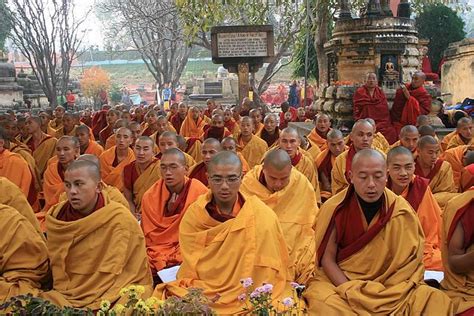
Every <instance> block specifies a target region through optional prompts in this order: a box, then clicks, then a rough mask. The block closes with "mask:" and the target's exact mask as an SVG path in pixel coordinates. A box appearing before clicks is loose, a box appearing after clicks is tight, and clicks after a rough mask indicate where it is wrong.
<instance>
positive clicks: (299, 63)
mask: <svg viewBox="0 0 474 316" xmlns="http://www.w3.org/2000/svg"><path fill="white" fill-rule="evenodd" d="M304 33H306V32H304ZM304 33H302V34H299V35H298V38H297V42H296V45H295V46H296V47H295V50H294V51H293V76H294V77H296V78H301V77H304V76H305V71H306V69H305V59H306V54H307V55H308V80H318V79H319V69H318V59H317V58H316V49H315V47H314V35H313V33H310V34H309V39H308V45H306V43H307V42H306V40H307V39H306V36H307V35H306V34H304Z"/></svg>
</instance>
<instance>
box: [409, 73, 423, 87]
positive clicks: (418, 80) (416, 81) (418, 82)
mask: <svg viewBox="0 0 474 316" xmlns="http://www.w3.org/2000/svg"><path fill="white" fill-rule="evenodd" d="M424 83H425V79H424V78H423V77H422V76H420V75H418V74H415V75H414V76H413V78H412V80H411V86H412V88H414V89H416V88H419V87H421V86H422V85H423V84H424Z"/></svg>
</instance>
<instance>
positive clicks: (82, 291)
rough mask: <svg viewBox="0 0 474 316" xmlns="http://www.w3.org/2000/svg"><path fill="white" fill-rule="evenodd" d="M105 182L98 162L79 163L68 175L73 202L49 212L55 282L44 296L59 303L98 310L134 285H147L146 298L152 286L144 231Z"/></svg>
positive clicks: (67, 190) (47, 219) (50, 244)
mask: <svg viewBox="0 0 474 316" xmlns="http://www.w3.org/2000/svg"><path fill="white" fill-rule="evenodd" d="M100 183H101V181H100V171H99V168H98V167H97V165H96V164H95V163H93V162H90V161H85V160H78V161H74V162H73V163H71V164H70V165H69V166H68V169H67V170H66V172H65V173H64V185H65V188H66V194H67V197H68V200H67V201H65V202H61V203H59V204H57V205H56V206H55V207H53V208H51V209H50V210H49V211H48V214H47V215H46V227H47V229H48V252H49V255H50V264H51V270H52V273H53V280H54V281H53V289H52V290H51V291H48V292H43V293H41V297H42V298H44V299H46V300H48V301H51V302H52V303H53V304H56V305H58V306H72V307H75V308H90V309H92V310H98V309H99V307H100V303H101V301H102V300H103V299H105V298H106V299H107V300H109V301H110V302H111V303H112V304H114V303H117V302H119V298H120V290H121V289H122V288H124V287H126V286H129V285H131V284H135V285H142V286H144V288H145V293H144V297H147V296H146V295H149V294H150V292H151V290H152V280H151V276H150V270H149V266H148V260H147V256H146V251H145V249H146V248H145V238H144V236H143V232H142V231H141V229H140V226H139V225H138V223H137V220H136V219H135V218H134V217H133V216H132V214H131V213H130V210H128V209H127V208H126V207H124V206H123V205H121V204H119V203H117V202H114V201H107V200H105V199H104V196H103V194H102V192H101V184H100ZM78 236H79V237H78ZM127 299H128V297H122V301H120V303H123V301H126V300H127Z"/></svg>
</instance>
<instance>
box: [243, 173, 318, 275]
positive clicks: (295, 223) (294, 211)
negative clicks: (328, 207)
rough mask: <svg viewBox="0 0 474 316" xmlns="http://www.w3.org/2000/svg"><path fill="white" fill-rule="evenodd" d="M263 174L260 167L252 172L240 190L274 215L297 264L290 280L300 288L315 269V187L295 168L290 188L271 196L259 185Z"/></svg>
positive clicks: (292, 258) (293, 260)
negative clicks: (266, 207) (253, 197)
mask: <svg viewBox="0 0 474 316" xmlns="http://www.w3.org/2000/svg"><path fill="white" fill-rule="evenodd" d="M261 172H262V166H261V165H257V166H255V167H254V168H253V169H252V170H250V171H249V172H248V173H247V174H246V175H245V177H244V179H243V181H242V186H241V187H240V190H241V192H242V194H243V195H244V197H246V198H247V197H250V196H256V197H257V198H258V199H259V200H260V201H262V202H263V203H265V205H267V206H268V207H270V208H271V209H272V210H273V211H274V212H275V214H276V215H277V217H278V220H279V221H280V225H281V229H282V231H283V235H284V237H285V241H286V244H287V245H288V252H289V255H290V262H293V263H294V266H292V267H290V277H291V279H292V280H293V281H295V282H297V283H299V284H305V283H306V282H307V281H308V279H309V277H310V276H311V274H312V272H313V269H314V258H315V245H314V230H313V227H312V226H313V223H314V220H315V218H316V215H317V213H318V211H319V209H318V206H317V204H316V203H317V202H316V199H315V198H314V194H312V193H313V187H312V185H311V183H310V182H309V181H308V179H306V177H305V176H304V175H303V174H302V173H301V172H299V171H298V170H295V168H293V169H292V170H291V175H290V182H289V183H288V185H287V186H286V187H285V188H284V189H283V190H281V191H278V192H271V191H269V190H268V189H267V188H266V187H265V186H264V185H263V184H262V183H260V181H259V177H260V174H261ZM295 192H297V193H298V194H295ZM302 196H304V198H301V197H302Z"/></svg>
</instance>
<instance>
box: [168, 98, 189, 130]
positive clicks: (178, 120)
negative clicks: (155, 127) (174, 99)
mask: <svg viewBox="0 0 474 316" xmlns="http://www.w3.org/2000/svg"><path fill="white" fill-rule="evenodd" d="M187 114H188V106H187V105H186V103H184V102H180V103H179V104H178V113H176V114H175V115H173V116H172V117H171V120H170V122H171V125H173V128H174V129H175V130H176V131H177V132H179V131H180V130H181V125H183V122H184V119H185V118H186V115H187Z"/></svg>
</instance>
